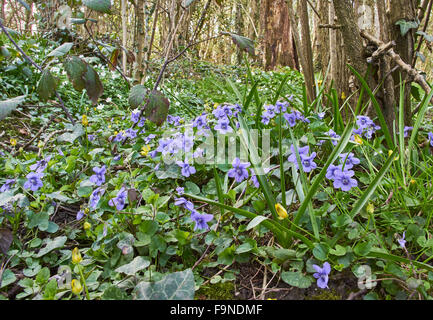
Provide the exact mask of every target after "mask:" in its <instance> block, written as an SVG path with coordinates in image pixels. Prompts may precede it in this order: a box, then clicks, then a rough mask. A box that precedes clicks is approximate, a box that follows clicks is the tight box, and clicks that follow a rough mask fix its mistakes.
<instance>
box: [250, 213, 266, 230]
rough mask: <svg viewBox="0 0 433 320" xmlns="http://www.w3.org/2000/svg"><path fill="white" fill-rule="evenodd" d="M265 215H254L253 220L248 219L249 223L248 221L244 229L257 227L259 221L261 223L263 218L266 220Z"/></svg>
mask: <svg viewBox="0 0 433 320" xmlns="http://www.w3.org/2000/svg"><path fill="white" fill-rule="evenodd" d="M266 219H267V217H264V216H257V217H255V218H254V219H253V220H251V221H250V223H248V225H247V228H246V229H245V231H248V230H250V229H252V228H254V227H257V226H258V225H259V224H260V223H262V222H263V221H264V220H266Z"/></svg>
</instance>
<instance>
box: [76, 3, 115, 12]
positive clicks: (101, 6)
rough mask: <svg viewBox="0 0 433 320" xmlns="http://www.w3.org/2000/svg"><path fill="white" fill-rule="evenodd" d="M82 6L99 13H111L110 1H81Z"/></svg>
mask: <svg viewBox="0 0 433 320" xmlns="http://www.w3.org/2000/svg"><path fill="white" fill-rule="evenodd" d="M83 4H84V5H85V6H87V7H88V8H90V9H92V10H95V11H98V12H101V13H108V14H110V13H111V0H83Z"/></svg>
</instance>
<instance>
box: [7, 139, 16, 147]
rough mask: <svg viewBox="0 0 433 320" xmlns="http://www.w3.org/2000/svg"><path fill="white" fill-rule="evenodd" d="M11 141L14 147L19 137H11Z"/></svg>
mask: <svg viewBox="0 0 433 320" xmlns="http://www.w3.org/2000/svg"><path fill="white" fill-rule="evenodd" d="M9 142H10V143H11V145H12V146H14V147H15V146H16V145H17V139H14V138H11V139H10V140H9Z"/></svg>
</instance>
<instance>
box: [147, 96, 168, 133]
mask: <svg viewBox="0 0 433 320" xmlns="http://www.w3.org/2000/svg"><path fill="white" fill-rule="evenodd" d="M169 108H170V101H168V99H167V98H166V97H165V96H164V94H162V93H161V92H160V91H158V90H153V91H152V92H151V93H150V95H149V98H148V100H147V106H146V109H145V112H146V113H145V116H146V118H147V119H149V120H150V121H152V122H153V123H155V124H156V125H157V126H160V125H162V124H163V123H164V121H165V119H166V118H167V115H168V109H169Z"/></svg>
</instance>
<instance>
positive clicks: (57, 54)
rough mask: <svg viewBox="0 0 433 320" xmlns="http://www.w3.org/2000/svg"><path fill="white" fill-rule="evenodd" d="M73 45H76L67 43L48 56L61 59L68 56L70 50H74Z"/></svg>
mask: <svg viewBox="0 0 433 320" xmlns="http://www.w3.org/2000/svg"><path fill="white" fill-rule="evenodd" d="M73 45H74V43H72V42H65V43H64V44H62V45H61V46H60V47H57V48H56V49H54V50H53V51H51V52H50V53H49V54H48V55H47V57H61V56H64V55H65V54H67V53H68V52H69V50H71V48H72V46H73Z"/></svg>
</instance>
